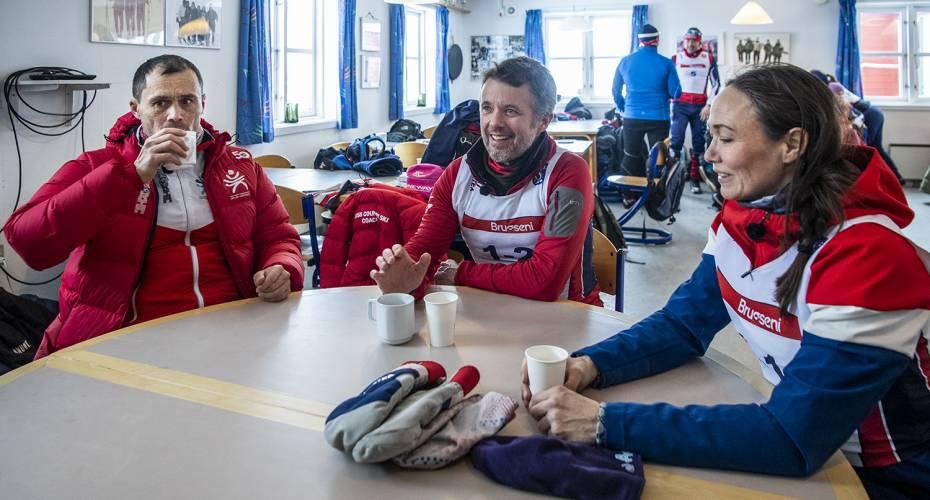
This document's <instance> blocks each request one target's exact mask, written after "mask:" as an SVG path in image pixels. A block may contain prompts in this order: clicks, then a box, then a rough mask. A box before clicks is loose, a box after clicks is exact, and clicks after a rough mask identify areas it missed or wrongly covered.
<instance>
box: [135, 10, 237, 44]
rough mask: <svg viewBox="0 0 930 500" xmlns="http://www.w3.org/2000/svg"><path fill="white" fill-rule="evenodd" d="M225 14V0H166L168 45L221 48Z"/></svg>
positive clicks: (166, 38) (166, 42)
mask: <svg viewBox="0 0 930 500" xmlns="http://www.w3.org/2000/svg"><path fill="white" fill-rule="evenodd" d="M123 1H127V2H131V1H145V0H123ZM222 13H223V0H166V1H165V27H166V31H167V35H166V37H165V45H168V46H169V47H197V48H202V49H218V48H220V34H221V33H220V32H221V29H220V28H221V26H222V24H223V23H222Z"/></svg>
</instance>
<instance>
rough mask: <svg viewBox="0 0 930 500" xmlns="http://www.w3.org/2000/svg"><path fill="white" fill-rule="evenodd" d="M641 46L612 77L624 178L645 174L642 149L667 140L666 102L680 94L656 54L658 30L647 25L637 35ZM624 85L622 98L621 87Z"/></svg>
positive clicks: (668, 66) (674, 76) (666, 63)
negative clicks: (619, 120) (620, 119)
mask: <svg viewBox="0 0 930 500" xmlns="http://www.w3.org/2000/svg"><path fill="white" fill-rule="evenodd" d="M639 42H640V44H641V46H640V47H639V49H637V50H636V52H633V53H632V54H630V55H628V56H626V57H624V58H623V59H621V60H620V64H619V65H617V72H616V73H615V74H614V85H613V95H614V103H615V104H616V105H617V111H618V112H620V113H622V114H623V132H622V133H623V161H622V162H621V164H620V167H621V171H622V172H623V173H624V174H626V175H636V176H640V177H644V176H645V175H646V151H644V148H645V147H646V145H645V144H643V138H644V137H648V139H649V147H650V148H651V147H652V146H653V145H654V144H655V143H657V142H659V141H662V140H665V138H666V137H668V132H669V126H670V117H669V101H670V100H671V99H674V98H676V97H678V96H679V95H680V94H681V83H680V82H679V80H678V72H677V71H676V70H675V65H674V64H673V63H672V60H671V59H669V58H667V57H665V56H663V55H660V54H659V52H658V49H657V47H658V45H659V30H657V29H656V28H655V26H653V25H651V24H647V25H645V26H643V29H642V32H641V33H640V34H639ZM624 86H626V96H625V97H624V93H623V87H624Z"/></svg>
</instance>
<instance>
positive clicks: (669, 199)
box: [646, 142, 688, 224]
mask: <svg viewBox="0 0 930 500" xmlns="http://www.w3.org/2000/svg"><path fill="white" fill-rule="evenodd" d="M646 175H647V176H648V178H649V197H648V198H646V213H648V214H649V217H652V218H653V219H655V220H657V221H664V220H666V219H669V224H671V223H673V222H675V214H676V213H677V212H678V210H679V208H678V205H679V204H680V203H681V193H682V191H684V189H685V184H687V183H688V171H687V170H686V169H684V168H682V166H681V162H679V161H678V158H669V154H668V147H667V146H666V145H665V143H664V142H658V143H656V145H655V146H653V147H652V151H650V152H649V165H648V166H647V168H646Z"/></svg>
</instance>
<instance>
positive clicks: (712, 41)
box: [675, 35, 723, 65]
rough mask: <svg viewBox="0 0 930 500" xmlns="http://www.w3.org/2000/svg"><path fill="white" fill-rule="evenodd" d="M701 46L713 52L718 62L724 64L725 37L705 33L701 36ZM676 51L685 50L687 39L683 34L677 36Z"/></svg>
mask: <svg viewBox="0 0 930 500" xmlns="http://www.w3.org/2000/svg"><path fill="white" fill-rule="evenodd" d="M701 47H703V48H704V50H706V51H708V52H710V53H711V55H712V56H713V58H714V61H717V64H718V65H720V64H723V37H722V36H717V35H704V36H702V37H701ZM675 49H676V50H675V52H676V53H677V52H679V51H682V50H685V39H684V37H682V36H678V37H677V38H675Z"/></svg>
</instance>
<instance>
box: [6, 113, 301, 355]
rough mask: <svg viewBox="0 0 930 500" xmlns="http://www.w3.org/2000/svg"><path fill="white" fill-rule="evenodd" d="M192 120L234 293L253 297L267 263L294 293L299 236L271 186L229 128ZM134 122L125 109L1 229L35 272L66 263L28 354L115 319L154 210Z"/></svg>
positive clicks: (122, 313) (132, 281) (106, 327)
mask: <svg viewBox="0 0 930 500" xmlns="http://www.w3.org/2000/svg"><path fill="white" fill-rule="evenodd" d="M201 125H202V126H203V128H204V130H205V131H206V132H207V133H208V134H209V135H210V136H212V138H213V139H212V140H210V141H208V142H205V143H202V144H201V145H200V146H199V147H198V149H199V150H202V151H203V152H204V158H205V166H204V188H205V190H206V192H207V199H208V201H209V204H210V208H211V210H212V211H213V218H214V221H215V223H216V229H217V232H218V233H219V239H220V242H221V245H222V249H223V255H224V257H225V258H226V262H227V264H228V265H229V268H230V271H231V272H232V275H233V278H234V279H235V282H236V287H237V289H238V290H239V294H240V296H241V297H254V296H255V295H256V293H255V284H254V282H253V280H252V275H253V274H254V273H255V272H256V271H258V270H260V269H264V268H266V267H268V266H271V265H274V264H280V265H282V266H283V267H284V268H285V269H286V270H287V271H288V272H289V273H290V274H291V289H292V290H300V289H301V288H302V287H303V262H302V261H301V258H300V240H299V239H298V236H297V232H296V231H295V230H294V227H293V226H291V225H290V224H289V223H288V216H287V211H286V210H285V209H284V205H282V204H281V201H280V199H279V198H278V196H277V193H276V192H275V188H274V185H273V184H272V183H271V181H270V180H269V179H268V177H267V176H266V175H265V173H264V172H263V171H262V169H261V167H259V166H258V165H257V164H256V163H255V162H253V161H252V157H251V155H250V154H249V152H248V151H246V150H244V149H241V148H236V147H233V146H230V145H229V144H228V141H229V134H226V133H220V132H217V131H216V130H215V129H214V128H213V127H212V126H211V125H210V124H208V123H207V122H205V121H201ZM138 126H139V120H138V119H136V118H135V117H133V116H132V115H131V114H129V113H127V114H125V115H123V116H122V117H120V118H119V120H117V122H116V124H115V125H114V126H113V128H112V129H111V130H110V134H109V135H108V136H107V141H108V144H107V147H105V148H103V149H98V150H96V151H89V152H87V153H84V154H82V155H81V156H79V157H77V158H76V159H74V160H71V161H69V162H67V163H65V164H64V165H63V166H62V167H61V168H60V169H59V170H58V172H56V173H55V175H54V176H52V178H51V179H50V180H49V181H48V182H47V183H45V184H44V185H43V186H42V187H40V188H39V190H38V191H37V192H36V194H35V195H34V196H33V197H32V199H31V200H29V202H28V203H26V204H25V205H23V206H22V207H20V208H19V209H18V210H16V211H15V212H14V213H13V215H12V216H11V217H10V219H9V220H8V221H7V223H6V225H5V226H4V229H3V230H4V233H5V234H6V237H7V241H9V243H10V246H12V247H13V248H14V249H15V250H16V251H17V252H18V253H19V255H20V256H22V258H23V260H24V261H25V262H26V264H28V265H29V266H31V267H33V268H35V269H45V268H48V267H51V266H54V265H56V264H58V263H60V262H62V261H64V260H65V259H68V263H67V265H66V266H65V271H64V274H63V275H62V277H61V289H60V291H59V300H60V305H59V307H60V312H59V314H58V317H57V318H55V320H54V321H53V322H52V324H51V325H50V326H49V327H48V329H47V330H46V331H45V336H44V337H43V339H42V345H41V346H40V348H39V352H38V354H37V355H36V358H41V357H43V356H45V355H47V354H48V353H51V352H54V351H56V350H58V349H62V348H64V347H67V346H70V345H73V344H77V343H78V342H81V341H84V340H87V339H89V338H92V337H96V336H98V335H101V334H104V333H107V332H109V331H112V330H115V329H117V328H120V327H121V326H123V325H124V322H125V320H126V317H127V314H126V313H127V310H128V309H129V308H130V305H131V301H132V295H133V291H134V290H135V288H136V286H137V285H138V283H139V279H140V276H141V274H142V266H143V263H144V262H145V254H146V252H147V249H148V246H149V242H150V238H151V236H152V233H153V231H154V230H155V224H156V220H155V219H156V215H157V212H158V199H157V196H155V189H153V188H152V187H151V183H149V184H147V185H143V183H142V180H141V179H140V178H139V175H138V174H137V173H136V170H135V166H134V164H133V162H134V161H135V159H136V157H137V156H138V154H139V144H138V141H137V139H136V134H135V131H136V129H137V127H138ZM69 256H70V257H69Z"/></svg>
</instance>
